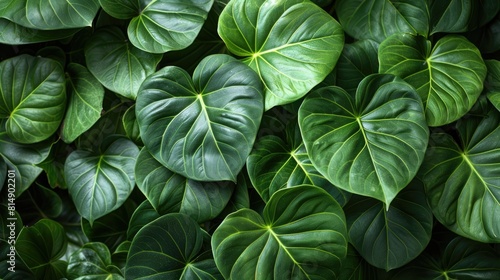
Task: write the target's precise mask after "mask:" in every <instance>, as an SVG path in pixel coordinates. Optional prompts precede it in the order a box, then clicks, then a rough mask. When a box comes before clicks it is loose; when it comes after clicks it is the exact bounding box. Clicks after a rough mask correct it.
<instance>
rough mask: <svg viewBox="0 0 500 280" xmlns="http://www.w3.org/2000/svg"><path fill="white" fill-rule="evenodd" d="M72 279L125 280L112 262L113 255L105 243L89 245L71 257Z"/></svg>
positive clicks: (69, 272) (70, 272)
mask: <svg viewBox="0 0 500 280" xmlns="http://www.w3.org/2000/svg"><path fill="white" fill-rule="evenodd" d="M68 277H69V278H70V279H81V280H83V279H92V280H100V279H102V280H118V279H120V280H121V279H124V277H123V275H121V272H120V270H119V269H116V268H115V267H114V266H113V265H112V262H111V253H110V252H109V249H108V247H107V246H106V245H105V244H104V243H99V242H94V243H87V244H85V245H84V246H83V247H82V248H80V249H79V250H77V251H76V252H74V253H73V255H71V258H70V259H69V262H68Z"/></svg>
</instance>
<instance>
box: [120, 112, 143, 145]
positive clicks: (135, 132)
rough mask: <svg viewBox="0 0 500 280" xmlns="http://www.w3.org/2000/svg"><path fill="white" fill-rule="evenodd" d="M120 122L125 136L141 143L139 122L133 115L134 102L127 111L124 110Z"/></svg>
mask: <svg viewBox="0 0 500 280" xmlns="http://www.w3.org/2000/svg"><path fill="white" fill-rule="evenodd" d="M122 122H123V128H124V129H125V133H126V135H127V137H128V138H129V139H130V140H132V141H134V143H136V144H138V145H142V144H143V143H142V139H141V132H140V130H139V123H138V122H137V118H136V116H135V104H134V105H132V106H130V107H129V108H128V109H127V111H125V114H123V118H122Z"/></svg>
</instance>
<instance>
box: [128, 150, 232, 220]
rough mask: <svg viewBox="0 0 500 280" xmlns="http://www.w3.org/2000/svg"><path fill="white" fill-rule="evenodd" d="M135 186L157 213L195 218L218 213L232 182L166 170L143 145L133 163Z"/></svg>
mask: <svg viewBox="0 0 500 280" xmlns="http://www.w3.org/2000/svg"><path fill="white" fill-rule="evenodd" d="M135 176H136V181H137V186H138V187H139V189H140V190H141V191H142V192H143V193H144V195H145V196H146V198H147V199H148V201H149V202H150V203H151V205H153V207H154V209H155V210H156V211H157V212H158V213H160V214H167V213H173V212H180V213H184V214H186V215H188V216H190V217H191V218H193V219H194V220H195V221H197V222H200V223H201V222H205V221H208V220H211V219H213V218H215V217H217V216H218V215H219V214H220V212H221V211H222V210H223V209H224V207H225V206H226V204H227V203H228V201H229V199H230V198H231V194H232V192H233V189H234V184H233V183H232V182H229V181H224V182H201V181H194V180H191V179H187V178H186V177H184V176H182V175H179V174H176V173H174V172H172V171H170V170H168V169H167V168H166V167H165V166H163V165H162V164H161V163H159V162H158V161H157V160H156V159H155V158H154V157H153V156H152V155H151V154H150V153H149V151H148V150H147V149H146V148H143V149H142V150H141V152H140V154H139V156H138V158H137V163H136V166H135Z"/></svg>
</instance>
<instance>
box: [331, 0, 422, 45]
mask: <svg viewBox="0 0 500 280" xmlns="http://www.w3.org/2000/svg"><path fill="white" fill-rule="evenodd" d="M336 11H337V15H338V16H339V20H340V23H341V24H342V27H343V28H344V29H345V31H346V33H347V34H349V35H350V36H352V37H354V38H356V39H358V40H360V39H372V40H374V41H376V42H379V43H380V42H382V41H383V40H384V39H385V38H387V37H389V36H391V35H392V34H395V33H401V32H405V33H412V34H419V35H423V36H426V37H427V34H428V32H429V12H428V9H427V1H426V0H369V1H366V0H339V1H337V3H336Z"/></svg>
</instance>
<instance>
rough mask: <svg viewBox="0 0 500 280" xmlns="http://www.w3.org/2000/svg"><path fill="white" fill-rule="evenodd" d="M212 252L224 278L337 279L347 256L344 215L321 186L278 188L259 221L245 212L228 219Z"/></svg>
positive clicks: (219, 228) (218, 234)
mask: <svg viewBox="0 0 500 280" xmlns="http://www.w3.org/2000/svg"><path fill="white" fill-rule="evenodd" d="M212 248H213V250H214V256H215V262H216V264H217V267H218V268H219V270H220V271H221V273H222V275H223V276H224V278H225V279H235V280H236V279H256V280H260V279H336V278H337V276H338V271H339V268H340V266H341V262H342V260H343V259H344V258H345V256H346V252H347V240H346V227H345V217H344V213H343V211H342V208H341V207H340V205H339V204H338V203H337V202H336V201H335V200H334V199H333V198H332V197H331V196H330V195H328V194H327V193H326V192H325V191H324V190H322V189H320V188H317V187H313V186H306V185H302V186H296V187H292V188H286V189H281V190H279V191H277V192H275V193H274V194H273V195H272V196H271V198H270V200H269V201H268V203H267V204H266V206H265V208H264V212H263V216H262V217H261V216H260V215H259V214H258V213H257V212H255V211H253V210H250V209H241V210H239V211H237V212H234V213H232V214H230V215H229V216H227V217H226V218H225V219H224V221H223V222H222V224H220V226H219V227H218V228H217V229H216V230H215V232H214V234H213V236H212Z"/></svg>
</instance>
